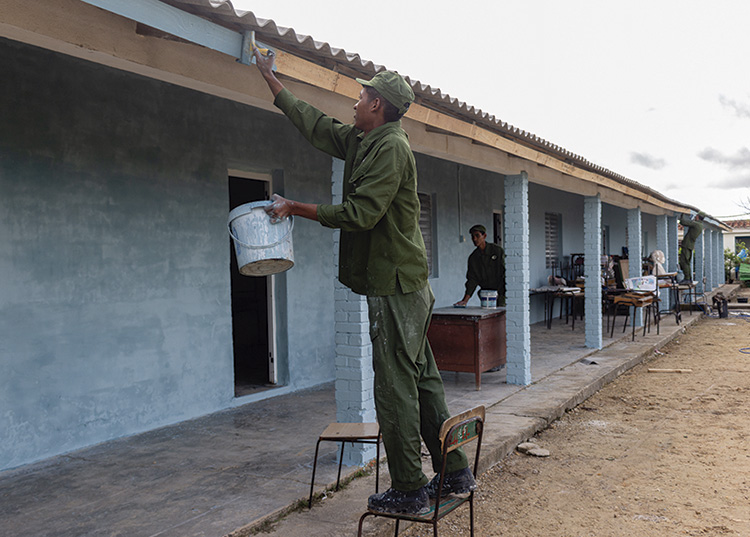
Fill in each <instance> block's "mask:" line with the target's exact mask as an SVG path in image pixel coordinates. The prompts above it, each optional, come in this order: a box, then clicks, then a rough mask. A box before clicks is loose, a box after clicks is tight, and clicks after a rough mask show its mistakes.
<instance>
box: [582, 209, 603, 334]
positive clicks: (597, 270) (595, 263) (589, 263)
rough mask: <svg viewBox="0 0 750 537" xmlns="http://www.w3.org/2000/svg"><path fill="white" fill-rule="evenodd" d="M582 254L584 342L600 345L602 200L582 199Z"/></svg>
mask: <svg viewBox="0 0 750 537" xmlns="http://www.w3.org/2000/svg"><path fill="white" fill-rule="evenodd" d="M583 255H584V267H583V268H584V278H585V279H586V298H585V301H586V346H587V347H590V348H592V349H601V348H602V269H601V263H600V257H601V255H602V200H601V198H600V197H599V196H598V195H597V196H586V197H585V198H584V200H583Z"/></svg>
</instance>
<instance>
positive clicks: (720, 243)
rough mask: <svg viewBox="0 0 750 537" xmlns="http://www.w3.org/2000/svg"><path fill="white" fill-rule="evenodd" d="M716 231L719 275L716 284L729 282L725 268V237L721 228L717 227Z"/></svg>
mask: <svg viewBox="0 0 750 537" xmlns="http://www.w3.org/2000/svg"><path fill="white" fill-rule="evenodd" d="M714 233H716V266H717V268H718V272H717V274H718V275H719V277H718V279H717V280H716V285H724V284H725V283H727V273H726V271H725V270H724V237H722V232H721V230H718V229H717V230H716V231H714Z"/></svg>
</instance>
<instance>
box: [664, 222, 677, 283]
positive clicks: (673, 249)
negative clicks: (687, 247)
mask: <svg viewBox="0 0 750 537" xmlns="http://www.w3.org/2000/svg"><path fill="white" fill-rule="evenodd" d="M679 242H680V241H679V230H678V229H677V217H676V216H668V217H667V244H668V245H669V253H668V254H667V264H668V265H669V266H668V267H667V272H677V271H678V270H679V257H678V255H679V246H678V245H679ZM665 253H666V252H665Z"/></svg>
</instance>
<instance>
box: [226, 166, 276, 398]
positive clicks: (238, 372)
mask: <svg viewBox="0 0 750 537" xmlns="http://www.w3.org/2000/svg"><path fill="white" fill-rule="evenodd" d="M267 185H268V183H266V182H265V181H259V180H256V179H245V178H241V177H229V210H230V211H231V210H232V209H234V208H235V207H237V206H239V205H242V204H244V203H250V202H252V201H258V200H264V199H268V189H267ZM229 247H230V249H231V255H230V259H231V269H230V270H231V284H232V343H233V347H234V395H235V397H240V396H242V395H249V394H251V393H254V392H257V391H262V390H265V389H268V388H269V387H272V386H273V384H271V382H270V375H269V360H270V359H271V356H270V351H271V349H270V345H269V337H268V333H269V330H268V328H269V325H268V310H269V308H268V286H269V281H268V280H269V277H268V276H264V277H253V276H243V275H241V274H240V273H239V269H238V267H237V258H236V256H235V254H234V245H233V244H232V241H231V239H230V242H229Z"/></svg>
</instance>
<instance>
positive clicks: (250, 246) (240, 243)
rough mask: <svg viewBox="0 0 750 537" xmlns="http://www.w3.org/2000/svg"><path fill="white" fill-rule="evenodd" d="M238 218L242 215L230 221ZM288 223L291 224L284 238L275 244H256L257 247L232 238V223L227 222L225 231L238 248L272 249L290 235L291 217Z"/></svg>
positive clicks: (292, 218) (292, 222) (291, 227)
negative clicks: (227, 231)
mask: <svg viewBox="0 0 750 537" xmlns="http://www.w3.org/2000/svg"><path fill="white" fill-rule="evenodd" d="M240 216H244V215H242V214H241V215H238V216H237V217H236V218H234V219H232V222H234V221H235V220H237V218H239V217H240ZM289 221H290V222H291V223H290V224H289V230H288V231H287V232H286V233H284V236H283V237H281V238H280V239H279V240H277V241H276V242H272V243H271V244H257V245H256V244H245V243H244V242H242V241H241V240H240V239H238V238H237V237H235V236H234V233H232V222H229V223H228V224H227V229H228V230H229V236H230V237H232V239H233V240H234V241H235V242H236V243H237V244H239V245H240V246H244V247H245V248H250V249H252V250H265V249H266V248H273V247H274V246H278V245H279V244H281V243H282V242H284V241H285V240H286V238H287V237H288V236H289V234H290V233H291V232H292V229H294V217H293V216H290V217H289ZM274 225H275V224H274Z"/></svg>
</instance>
